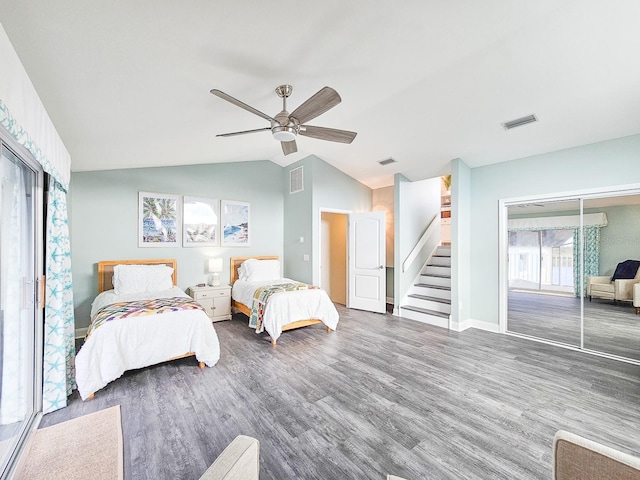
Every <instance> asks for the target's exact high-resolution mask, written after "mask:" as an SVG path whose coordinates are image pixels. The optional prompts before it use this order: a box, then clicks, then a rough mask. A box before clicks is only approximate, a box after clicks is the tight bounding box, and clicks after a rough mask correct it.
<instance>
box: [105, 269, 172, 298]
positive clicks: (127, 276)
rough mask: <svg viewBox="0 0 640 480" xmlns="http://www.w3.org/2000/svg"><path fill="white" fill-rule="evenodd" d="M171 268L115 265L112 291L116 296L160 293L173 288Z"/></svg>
mask: <svg viewBox="0 0 640 480" xmlns="http://www.w3.org/2000/svg"><path fill="white" fill-rule="evenodd" d="M172 275H173V268H171V267H168V266H166V265H116V266H115V267H114V269H113V289H114V293H115V294H116V295H123V294H127V293H146V292H161V291H164V290H169V289H170V288H172V287H173V278H172V277H171V276H172Z"/></svg>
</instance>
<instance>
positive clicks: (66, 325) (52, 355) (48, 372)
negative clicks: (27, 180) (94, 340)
mask: <svg viewBox="0 0 640 480" xmlns="http://www.w3.org/2000/svg"><path fill="white" fill-rule="evenodd" d="M45 261H46V306H45V319H44V373H43V399H42V400H43V406H42V410H43V412H44V413H47V412H51V411H53V410H57V409H59V408H62V407H64V406H66V405H67V397H68V396H69V395H70V394H71V390H73V389H74V388H75V375H74V359H75V345H74V336H75V335H74V332H75V323H74V317H73V287H72V282H71V247H70V241H69V225H68V219H67V195H66V192H65V191H64V189H63V188H62V185H60V184H59V183H58V182H57V181H56V180H55V179H54V178H53V177H49V196H48V201H47V246H46V258H45Z"/></svg>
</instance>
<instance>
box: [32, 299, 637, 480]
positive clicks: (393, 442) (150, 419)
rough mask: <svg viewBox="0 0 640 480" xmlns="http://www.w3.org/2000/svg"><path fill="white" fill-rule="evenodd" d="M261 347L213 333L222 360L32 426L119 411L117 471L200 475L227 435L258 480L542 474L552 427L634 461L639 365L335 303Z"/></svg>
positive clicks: (157, 371) (253, 339) (222, 330)
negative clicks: (248, 444) (239, 443)
mask: <svg viewBox="0 0 640 480" xmlns="http://www.w3.org/2000/svg"><path fill="white" fill-rule="evenodd" d="M339 311H340V314H341V321H340V325H339V327H338V330H337V331H336V332H332V333H326V332H325V331H324V329H323V328H322V327H321V326H319V325H316V326H312V327H308V328H304V329H300V330H297V331H291V332H285V333H284V334H283V335H282V336H281V337H280V339H279V340H278V345H277V346H276V347H275V348H272V347H271V346H270V344H269V341H268V338H267V337H266V336H259V335H256V334H255V333H253V332H252V331H251V330H250V329H249V328H247V327H246V326H245V324H244V322H241V321H240V320H232V321H230V322H223V323H218V324H216V325H215V326H216V330H217V332H218V335H219V337H220V342H221V348H222V357H221V360H220V362H219V363H218V365H216V366H215V367H213V368H206V369H204V370H200V369H198V368H197V366H195V364H194V361H193V359H181V360H177V361H173V362H170V363H165V364H162V365H158V366H155V367H150V368H146V369H142V370H138V371H133V372H128V373H127V374H125V376H124V377H122V378H120V379H119V380H117V381H115V382H113V383H112V384H110V385H109V386H107V387H106V388H105V389H103V390H101V391H99V392H98V393H97V395H96V398H95V399H94V400H91V401H88V402H82V401H80V400H79V398H78V396H77V394H75V393H74V395H73V396H72V397H71V399H70V404H69V406H68V407H67V408H64V409H62V410H60V411H58V412H54V413H51V414H48V415H45V416H44V418H43V421H42V424H41V426H48V425H52V424H55V423H58V422H60V421H63V420H67V419H70V418H74V417H77V416H80V415H83V414H86V413H90V412H93V411H96V410H100V409H103V408H106V407H109V406H112V405H117V404H119V405H121V408H122V423H123V431H124V447H125V457H124V459H125V478H126V479H130V480H133V479H135V480H138V479H154V480H157V479H197V478H198V477H199V476H200V475H201V474H202V473H203V472H204V471H205V469H206V468H207V467H208V466H209V465H210V464H211V462H213V460H214V459H215V458H216V456H217V455H218V454H219V453H220V452H221V451H222V450H223V448H224V447H225V446H226V445H227V444H228V443H229V442H230V441H231V440H232V439H233V438H234V437H235V436H236V435H238V434H246V435H251V436H254V437H256V438H258V439H259V440H260V445H261V451H260V454H261V459H260V470H261V477H260V478H261V479H263V480H269V479H278V480H283V479H325V480H326V479H380V480H382V479H384V478H385V475H386V474H387V473H394V474H396V475H400V476H403V477H406V478H408V479H413V480H417V479H424V478H429V479H454V478H455V479H461V478H464V479H489V478H491V479H494V478H495V479H502V478H504V479H507V478H508V479H547V478H550V476H551V446H552V438H553V435H554V433H555V432H556V431H557V430H558V429H566V430H570V431H572V432H574V433H577V434H579V435H583V436H587V437H589V438H592V439H594V440H596V441H600V442H603V443H606V444H608V445H610V446H613V447H616V448H619V449H621V450H623V451H625V452H627V453H631V454H640V435H638V425H639V424H640V367H638V366H634V365H630V364H626V363H622V362H616V361H614V360H609V359H605V358H600V357H596V356H589V355H587V354H584V353H581V352H575V351H571V350H566V349H562V348H558V347H554V346H550V345H545V344H541V343H537V342H531V341H528V340H525V339H521V338H517V337H513V336H507V335H498V334H492V333H488V332H484V331H480V330H475V329H470V330H467V331H465V332H462V333H456V332H449V331H447V330H444V329H440V328H436V327H430V326H428V325H424V324H421V323H417V322H412V321H410V320H402V319H399V318H397V317H393V316H391V315H389V314H386V315H382V314H371V313H364V312H359V311H355V310H351V311H350V310H347V309H345V308H342V307H339Z"/></svg>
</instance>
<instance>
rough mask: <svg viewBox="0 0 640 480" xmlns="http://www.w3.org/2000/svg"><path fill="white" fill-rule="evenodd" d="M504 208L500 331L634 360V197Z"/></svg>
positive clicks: (639, 314) (639, 349)
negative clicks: (504, 304)
mask: <svg viewBox="0 0 640 480" xmlns="http://www.w3.org/2000/svg"><path fill="white" fill-rule="evenodd" d="M580 203H581V200H580V199H575V200H571V201H557V202H540V203H523V204H519V205H511V206H509V207H508V229H507V230H508V232H507V235H508V281H509V285H508V297H507V331H509V332H513V333H518V334H522V335H528V336H532V337H536V338H540V339H544V340H550V341H554V342H559V343H563V344H567V345H571V346H574V347H579V348H584V349H586V350H590V351H595V352H602V353H606V354H610V355H615V356H618V357H625V358H629V359H633V360H640V228H639V227H640V195H638V194H634V195H617V196H616V195H609V196H606V197H605V196H602V197H597V198H596V197H589V198H584V199H582V216H581V215H580Z"/></svg>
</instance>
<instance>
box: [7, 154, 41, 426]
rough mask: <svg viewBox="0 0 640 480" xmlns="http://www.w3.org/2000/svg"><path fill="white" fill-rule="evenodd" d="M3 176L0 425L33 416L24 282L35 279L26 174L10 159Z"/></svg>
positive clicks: (30, 329) (29, 330) (29, 315)
mask: <svg viewBox="0 0 640 480" xmlns="http://www.w3.org/2000/svg"><path fill="white" fill-rule="evenodd" d="M0 172H1V178H2V186H1V189H0V191H1V196H2V204H1V211H2V217H1V218H0V232H1V237H2V238H1V241H2V249H1V250H0V251H1V253H2V258H0V268H1V269H2V271H1V273H0V278H2V282H1V283H0V295H1V299H0V305H2V310H3V321H2V336H1V338H2V352H1V353H2V390H1V393H0V424H2V425H7V424H10V423H14V422H20V421H22V420H24V419H25V418H26V416H27V415H28V414H30V413H31V412H30V410H29V411H28V410H27V407H30V406H31V403H30V402H31V398H27V395H29V396H30V395H31V389H30V388H29V385H28V384H27V382H28V379H30V376H31V372H29V373H28V374H27V372H26V371H25V369H31V368H32V362H31V361H30V359H29V356H30V355H31V351H32V349H31V348H27V347H28V346H31V345H33V338H29V336H32V335H33V310H32V308H33V306H32V305H28V303H27V300H26V298H25V297H26V291H25V289H26V285H24V284H23V282H24V281H25V279H27V278H32V277H33V270H32V271H31V272H28V269H29V267H31V268H33V258H28V254H29V251H31V250H32V249H30V248H24V247H25V245H24V239H25V238H29V236H28V235H29V233H30V226H29V222H30V212H29V210H28V205H27V202H26V199H27V192H26V191H25V181H24V177H23V170H22V168H21V167H20V166H19V165H16V164H14V163H13V162H11V161H9V160H8V159H7V158H6V157H2V158H1V159H0Z"/></svg>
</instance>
